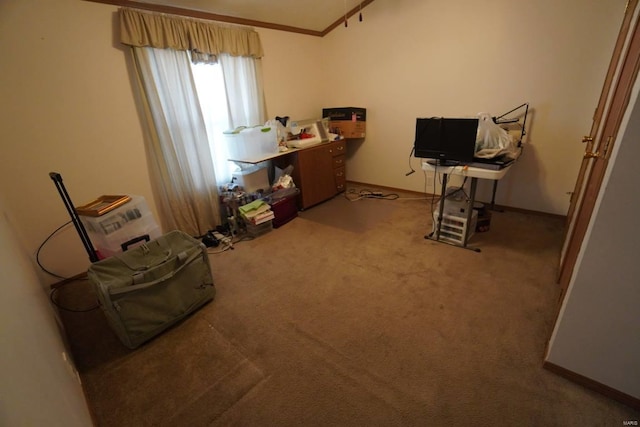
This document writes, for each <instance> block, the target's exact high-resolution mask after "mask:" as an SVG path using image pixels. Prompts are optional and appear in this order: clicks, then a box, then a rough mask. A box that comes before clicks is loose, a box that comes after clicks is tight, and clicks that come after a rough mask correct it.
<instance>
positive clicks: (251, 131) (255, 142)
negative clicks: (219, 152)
mask: <svg viewBox="0 0 640 427" xmlns="http://www.w3.org/2000/svg"><path fill="white" fill-rule="evenodd" d="M224 138H225V144H226V146H227V153H228V154H229V160H240V161H242V160H257V159H260V158H262V157H265V156H269V155H272V154H277V153H278V137H277V131H276V128H275V127H264V126H256V127H251V128H245V129H242V130H241V131H238V132H234V133H224Z"/></svg>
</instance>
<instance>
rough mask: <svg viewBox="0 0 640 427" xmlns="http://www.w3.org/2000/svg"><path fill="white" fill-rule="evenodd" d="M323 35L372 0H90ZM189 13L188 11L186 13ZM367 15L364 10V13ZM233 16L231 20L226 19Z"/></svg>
mask: <svg viewBox="0 0 640 427" xmlns="http://www.w3.org/2000/svg"><path fill="white" fill-rule="evenodd" d="M89 1H96V2H100V3H110V4H117V5H120V6H127V7H138V8H144V9H156V10H158V11H160V12H165V13H178V14H181V15H189V14H191V13H190V12H192V11H193V12H194V13H193V14H191V15H192V16H195V17H197V18H205V19H206V18H208V19H213V20H218V21H225V22H236V23H241V24H246V25H252V26H257V27H266V28H275V29H281V30H285V31H294V32H300V33H304V34H312V35H318V36H322V35H324V34H326V33H328V32H329V31H331V30H332V29H333V28H335V27H337V26H339V25H343V24H344V18H345V15H347V16H348V17H350V19H349V22H351V21H353V20H357V19H358V16H359V13H360V10H361V9H362V8H364V7H366V6H367V5H368V4H369V3H371V2H372V1H373V0H367V1H359V0H320V1H318V0H136V1H129V0H89ZM185 12H186V13H185ZM363 16H364V12H363ZM226 18H230V19H226Z"/></svg>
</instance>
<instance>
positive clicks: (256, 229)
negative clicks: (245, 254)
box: [246, 220, 273, 237]
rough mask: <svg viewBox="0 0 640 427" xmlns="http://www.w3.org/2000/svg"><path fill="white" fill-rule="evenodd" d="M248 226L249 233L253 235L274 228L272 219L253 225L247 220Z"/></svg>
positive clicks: (261, 233)
mask: <svg viewBox="0 0 640 427" xmlns="http://www.w3.org/2000/svg"><path fill="white" fill-rule="evenodd" d="M246 226H247V234H248V235H250V236H253V237H258V236H261V235H263V234H265V233H268V232H270V231H271V230H273V224H272V221H271V220H269V221H266V222H263V223H261V224H258V225H253V224H251V223H250V222H247V223H246Z"/></svg>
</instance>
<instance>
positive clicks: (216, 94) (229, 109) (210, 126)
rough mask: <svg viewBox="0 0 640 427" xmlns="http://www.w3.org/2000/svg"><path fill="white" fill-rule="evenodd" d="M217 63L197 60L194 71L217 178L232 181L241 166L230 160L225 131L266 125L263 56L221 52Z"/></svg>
mask: <svg viewBox="0 0 640 427" xmlns="http://www.w3.org/2000/svg"><path fill="white" fill-rule="evenodd" d="M217 59H218V62H217V63H215V64H193V65H192V68H193V75H194V78H195V82H196V87H197V89H198V95H199V99H200V105H201V107H202V112H203V115H204V120H205V123H206V128H207V133H208V135H209V143H210V146H211V151H212V153H213V157H214V163H215V169H216V179H217V181H218V182H219V183H221V184H222V183H226V182H229V180H230V179H231V173H232V171H233V170H235V169H237V166H236V165H234V164H233V163H231V162H228V161H227V158H228V155H227V148H226V143H225V139H224V135H223V132H224V131H226V130H230V129H235V128H236V127H238V126H255V125H262V124H264V123H265V122H266V120H267V119H266V116H267V115H266V108H265V100H264V95H263V89H262V70H261V63H260V60H259V59H256V58H252V57H244V56H233V55H229V54H226V53H222V54H220V55H218V58H217Z"/></svg>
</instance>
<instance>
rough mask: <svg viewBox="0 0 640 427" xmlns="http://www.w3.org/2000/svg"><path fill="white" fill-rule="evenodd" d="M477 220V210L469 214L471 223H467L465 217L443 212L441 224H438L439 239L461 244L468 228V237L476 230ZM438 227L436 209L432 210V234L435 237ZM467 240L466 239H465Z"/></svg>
mask: <svg viewBox="0 0 640 427" xmlns="http://www.w3.org/2000/svg"><path fill="white" fill-rule="evenodd" d="M477 222H478V212H477V211H476V210H474V211H473V212H472V214H471V224H470V226H469V225H468V224H467V217H466V216H464V217H462V216H458V215H451V214H447V213H444V214H443V215H442V225H441V226H440V240H443V241H446V242H449V243H454V244H456V245H462V244H463V242H464V236H465V233H466V232H467V229H468V228H469V239H471V236H473V234H474V233H475V231H476V224H477ZM437 229H438V211H435V212H433V233H434V234H433V235H434V237H435V235H436V233H437ZM467 241H468V240H467Z"/></svg>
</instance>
